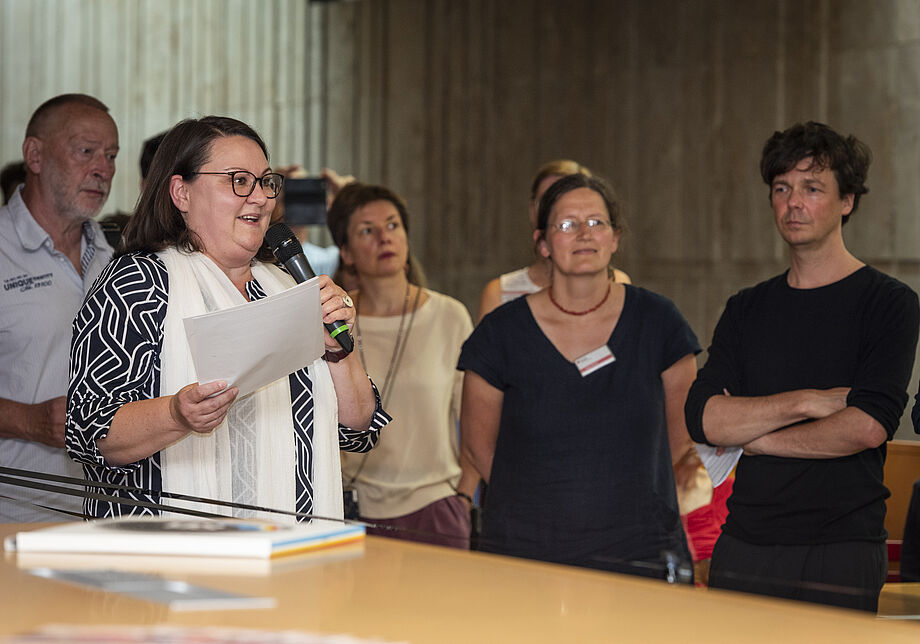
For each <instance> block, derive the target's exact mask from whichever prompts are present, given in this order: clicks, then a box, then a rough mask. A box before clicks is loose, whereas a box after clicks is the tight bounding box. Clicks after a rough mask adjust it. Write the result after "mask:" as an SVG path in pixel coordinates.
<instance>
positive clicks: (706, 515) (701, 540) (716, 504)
mask: <svg viewBox="0 0 920 644" xmlns="http://www.w3.org/2000/svg"><path fill="white" fill-rule="evenodd" d="M734 482H735V478H734V477H733V476H729V477H728V478H727V479H725V481H724V482H723V483H722V485H720V486H719V487H717V488H715V489H714V490H713V491H712V501H710V502H709V505H704V506H703V507H701V508H697V509H696V510H694V511H693V512H690V513H689V514H685V515H683V516H682V517H681V520H682V521H683V524H684V530H686V531H687V538H688V539H689V541H690V544H689V545H690V552H691V553H693V563H697V562H699V561H702V560H703V559H709V558H710V557H711V556H712V549H713V547H715V545H716V540H717V539H718V538H719V535H720V534H722V524H723V523H725V517H727V516H728V508H727V507H726V506H725V502H726V501H728V497H730V496H731V494H732V484H733V483H734Z"/></svg>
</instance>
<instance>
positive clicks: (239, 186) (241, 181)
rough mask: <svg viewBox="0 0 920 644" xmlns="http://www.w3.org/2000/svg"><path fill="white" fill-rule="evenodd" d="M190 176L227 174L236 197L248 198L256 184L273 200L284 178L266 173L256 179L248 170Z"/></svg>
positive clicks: (276, 174)
mask: <svg viewBox="0 0 920 644" xmlns="http://www.w3.org/2000/svg"><path fill="white" fill-rule="evenodd" d="M192 174H229V175H230V185H232V186H233V194H235V195H236V196H237V197H248V196H249V195H251V194H252V192H253V191H254V190H255V189H256V184H257V183H259V184H262V190H263V191H264V192H265V196H266V197H268V198H269V199H274V198H275V197H277V196H278V194H279V193H280V192H281V186H282V185H284V176H283V175H280V174H278V173H277V172H268V173H266V174H263V175H262V176H261V177H257V176H256V175H254V174H253V173H251V172H249V171H248V170H233V171H232V172H193V173H192Z"/></svg>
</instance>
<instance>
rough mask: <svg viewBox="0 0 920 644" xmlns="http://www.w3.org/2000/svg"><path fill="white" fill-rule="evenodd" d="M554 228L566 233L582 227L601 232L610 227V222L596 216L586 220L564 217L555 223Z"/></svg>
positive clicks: (574, 231)
mask: <svg viewBox="0 0 920 644" xmlns="http://www.w3.org/2000/svg"><path fill="white" fill-rule="evenodd" d="M553 228H555V229H556V230H558V231H559V232H560V233H564V234H566V235H572V234H574V233H577V232H579V231H580V230H581V229H582V228H586V229H587V230H588V232H597V233H599V232H603V231H605V230H607V229H608V228H610V222H609V221H607V220H606V219H595V218H594V217H591V218H590V219H586V220H585V221H584V222H581V221H578V220H577V219H563V220H562V221H560V222H559V223H557V224H553Z"/></svg>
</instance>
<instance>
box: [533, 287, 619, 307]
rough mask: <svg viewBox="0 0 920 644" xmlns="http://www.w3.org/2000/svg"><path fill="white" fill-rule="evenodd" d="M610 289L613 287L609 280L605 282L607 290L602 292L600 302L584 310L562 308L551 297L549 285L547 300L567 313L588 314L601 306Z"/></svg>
mask: <svg viewBox="0 0 920 644" xmlns="http://www.w3.org/2000/svg"><path fill="white" fill-rule="evenodd" d="M612 289H613V285H612V284H611V283H610V282H607V292H606V293H604V297H603V299H601V301H600V302H598V303H597V304H595V305H594V306H592V307H591V308H590V309H587V310H584V311H569V310H568V309H564V308H562V307H561V306H560V305H559V302H557V301H556V300H554V299H553V287H552V286H550V287H549V301H550V302H552V303H553V306H555V307H556V308H557V309H559V310H560V311H562V312H563V313H566V314H568V315H588V313H591V312H592V311H596V310H598V309H599V308H601V306H603V304H604V302H606V301H607V298H608V297H610V291H611V290H612Z"/></svg>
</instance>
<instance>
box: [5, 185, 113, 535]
mask: <svg viewBox="0 0 920 644" xmlns="http://www.w3.org/2000/svg"><path fill="white" fill-rule="evenodd" d="M21 191H22V188H19V189H17V191H16V193H15V194H14V195H13V198H12V199H10V202H9V204H7V205H6V206H2V207H0V398H5V399H7V400H14V401H17V402H22V403H30V404H34V403H38V402H42V401H45V400H48V399H50V398H56V397H58V396H66V395H67V384H68V363H69V359H70V339H71V324H72V322H73V319H74V317H75V316H76V314H77V310H78V309H79V308H80V305H81V304H82V303H83V297H84V295H85V294H86V291H87V290H89V287H90V286H92V284H93V282H94V281H95V279H96V278H97V277H98V276H99V273H100V272H102V269H103V268H104V267H105V265H106V264H107V263H108V261H109V260H110V259H111V257H112V248H111V247H110V246H109V245H108V243H107V242H106V241H105V235H103V233H102V230H101V228H100V227H99V224H97V223H96V222H95V221H89V222H86V223H85V224H84V225H83V242H82V244H81V261H82V264H81V265H82V267H83V275H82V277H81V276H80V275H79V274H78V273H77V271H76V270H75V269H74V267H73V264H71V263H70V260H69V259H68V258H67V257H66V256H65V255H64V254H63V253H60V252H58V251H57V250H55V249H54V244H53V243H52V241H51V237H50V236H49V235H48V233H46V232H45V230H44V229H43V228H42V227H41V226H39V225H38V223H36V221H35V219H33V218H32V215H31V213H30V212H29V209H28V208H26V205H25V203H24V202H23V200H22V195H21ZM0 465H3V466H5V467H15V468H19V469H25V470H33V471H39V472H50V473H54V474H63V475H65V476H75V477H80V478H82V477H83V472H82V470H81V468H80V466H79V465H77V464H76V463H74V462H73V461H71V460H70V459H69V458H68V457H67V454H66V453H65V451H64V449H63V448H60V449H57V448H53V447H49V446H47V445H43V444H41V443H32V442H29V441H23V440H18V439H10V438H7V439H4V438H0ZM0 495H2V496H0V523H10V522H25V521H62V520H66V519H67V517H66V515H63V514H60V513H57V512H51V511H48V510H42V509H41V508H38V507H35V506H34V505H32V504H34V503H38V504H42V505H47V506H51V507H55V508H62V509H67V510H71V511H74V512H82V509H83V502H82V500H81V499H80V498H78V497H70V496H65V495H58V494H54V493H51V492H43V491H39V490H30V489H27V488H22V487H18V486H12V485H6V484H0ZM3 497H11V498H13V499H16V501H11V500H10V499H8V498H3Z"/></svg>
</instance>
